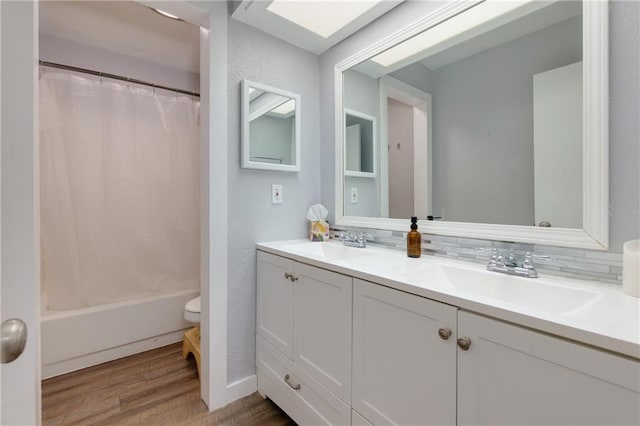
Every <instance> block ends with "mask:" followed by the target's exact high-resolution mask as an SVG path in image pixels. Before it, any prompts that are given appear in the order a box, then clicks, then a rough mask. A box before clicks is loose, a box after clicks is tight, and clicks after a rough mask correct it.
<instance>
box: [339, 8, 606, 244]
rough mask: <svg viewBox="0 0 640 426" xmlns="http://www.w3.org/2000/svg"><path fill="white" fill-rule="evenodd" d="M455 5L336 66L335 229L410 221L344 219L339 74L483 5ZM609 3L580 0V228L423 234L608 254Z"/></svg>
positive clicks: (481, 227) (441, 229) (428, 225)
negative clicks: (581, 26) (581, 99)
mask: <svg viewBox="0 0 640 426" xmlns="http://www.w3.org/2000/svg"><path fill="white" fill-rule="evenodd" d="M481 2H482V1H481V0H480V1H479V0H454V1H451V2H449V3H447V4H446V5H444V6H443V7H441V8H439V9H437V10H435V11H434V12H433V13H431V14H429V15H427V16H425V17H423V18H422V19H420V20H419V21H417V22H414V23H413V24H411V25H409V26H407V27H405V28H403V29H401V30H399V31H397V32H395V33H393V34H392V35H390V36H389V37H387V38H384V39H382V40H380V41H379V42H376V43H374V44H372V45H371V46H369V47H368V48H367V49H364V50H362V51H360V52H358V53H356V54H354V55H352V56H350V57H348V58H346V59H344V60H343V61H341V62H339V63H338V64H336V66H335V70H334V84H335V86H334V89H335V118H334V119H335V142H336V146H335V153H336V156H335V157H336V158H335V171H336V179H335V209H336V218H335V219H336V224H337V225H338V226H347V227H349V226H352V227H359V228H374V229H385V230H396V231H406V230H407V228H408V223H409V222H408V220H409V218H406V219H390V218H376V217H355V216H344V203H343V200H344V198H343V197H344V173H343V170H344V164H343V163H344V158H343V155H338V154H339V153H344V143H343V137H344V136H343V135H344V109H343V87H342V86H343V76H342V73H343V72H344V71H345V70H347V69H349V68H351V67H353V66H355V65H357V64H359V63H360V62H363V61H366V60H367V59H369V58H371V57H373V56H375V55H377V54H379V53H380V52H382V51H384V50H386V49H388V48H390V47H392V46H395V45H396V44H398V43H400V42H402V41H404V40H406V39H409V38H411V37H413V36H414V35H416V34H419V33H421V32H422V31H425V30H427V29H428V28H431V27H433V26H434V25H437V24H439V23H441V22H443V21H445V20H447V19H449V18H451V17H453V16H455V15H457V14H459V13H461V12H463V11H464V10H467V9H469V8H470V7H473V6H475V5H476V4H478V3H481ZM608 6H609V5H608V1H607V0H583V6H582V8H583V9H582V11H583V15H582V16H583V18H582V21H583V29H582V43H583V65H584V68H583V108H582V117H583V120H582V121H583V124H582V125H583V219H582V220H583V229H569V228H541V227H535V226H518V225H496V224H485V223H465V222H446V221H426V220H421V221H420V222H419V227H420V230H421V231H422V232H423V233H427V234H435V235H449V236H460V237H467V238H478V239H486V240H498V241H511V242H523V243H533V244H545V245H552V246H563V247H578V248H586V249H593V250H606V249H607V248H608V246H609V109H608V102H609V101H608V99H609V72H608V70H609V51H608V45H609V26H608Z"/></svg>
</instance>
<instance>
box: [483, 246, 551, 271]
mask: <svg viewBox="0 0 640 426" xmlns="http://www.w3.org/2000/svg"><path fill="white" fill-rule="evenodd" d="M534 257H537V258H539V259H550V257H549V256H543V255H537V254H531V253H529V252H527V253H526V254H525V255H524V258H522V261H519V260H518V258H517V257H516V254H515V253H514V252H513V250H510V251H509V253H508V254H507V255H506V256H505V255H502V254H500V253H499V252H498V249H497V248H494V249H491V257H489V263H487V270H488V271H493V272H500V273H503V274H509V275H517V276H519V277H526V278H537V277H538V271H536V267H535V265H534V264H533V258H534Z"/></svg>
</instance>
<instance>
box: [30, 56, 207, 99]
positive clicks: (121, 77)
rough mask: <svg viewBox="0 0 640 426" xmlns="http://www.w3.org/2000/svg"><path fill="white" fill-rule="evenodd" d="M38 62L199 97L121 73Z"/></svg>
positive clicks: (198, 95)
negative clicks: (124, 75)
mask: <svg viewBox="0 0 640 426" xmlns="http://www.w3.org/2000/svg"><path fill="white" fill-rule="evenodd" d="M39 62H40V65H42V66H44V67H51V68H59V69H63V70H69V71H75V72H81V73H84V74H91V75H96V76H98V77H106V78H111V79H114V80H121V81H126V82H128V83H135V84H142V85H143V86H149V87H153V88H154V89H155V88H158V89H164V90H170V91H172V92H176V93H181V94H183V95H190V96H196V97H198V98H199V97H200V93H196V92H190V91H188V90H182V89H176V88H174V87H168V86H163V85H161V84H155V83H149V82H148V81H143V80H138V79H136V78H129V77H123V76H121V75H116V74H109V73H106V72H101V71H94V70H89V69H86V68H79V67H74V66H71V65H64V64H57V63H55V62H47V61H39Z"/></svg>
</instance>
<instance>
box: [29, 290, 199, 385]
mask: <svg viewBox="0 0 640 426" xmlns="http://www.w3.org/2000/svg"><path fill="white" fill-rule="evenodd" d="M199 293H200V291H199V290H187V291H181V292H176V293H171V294H165V295H160V296H152V297H147V298H143V299H135V300H129V301H126V302H118V303H112V304H108V305H101V306H94V307H90V308H83V309H74V310H68V311H43V312H42V317H41V336H42V346H41V350H42V378H43V379H46V378H49V377H54V376H57V375H60V374H64V373H69V372H71V371H75V370H79V369H82V368H86V367H90V366H92V365H96V364H100V363H103V362H107V361H112V360H114V359H118V358H122V357H125V356H128V355H132V354H135V353H138V352H143V351H146V350H149V349H154V348H157V347H160V346H164V345H169V344H171V343H175V342H179V341H180V340H182V334H183V332H184V330H185V329H187V328H189V327H191V326H192V325H190V324H189V323H187V322H186V321H185V320H184V317H183V310H184V305H185V303H186V302H187V301H188V300H190V299H192V298H194V297H197V296H198V295H199Z"/></svg>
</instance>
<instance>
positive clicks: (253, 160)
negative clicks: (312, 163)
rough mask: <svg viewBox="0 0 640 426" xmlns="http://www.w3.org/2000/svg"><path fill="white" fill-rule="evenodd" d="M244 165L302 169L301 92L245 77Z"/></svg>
mask: <svg viewBox="0 0 640 426" xmlns="http://www.w3.org/2000/svg"><path fill="white" fill-rule="evenodd" d="M241 116H242V149H241V159H242V161H241V166H242V167H243V168H247V169H262V170H279V171H288V172H297V171H300V95H298V94H296V93H292V92H287V91H285V90H281V89H277V88H275V87H271V86H268V85H266V84H261V83H256V82H253V81H249V80H243V81H242V112H241Z"/></svg>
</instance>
